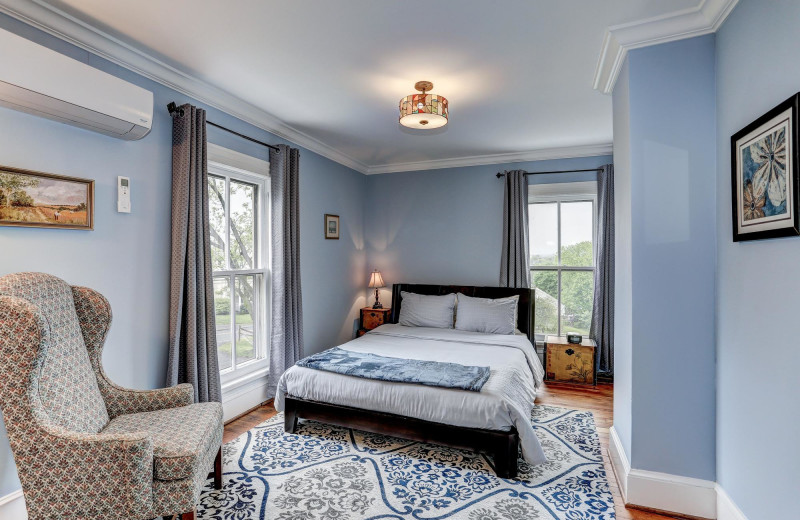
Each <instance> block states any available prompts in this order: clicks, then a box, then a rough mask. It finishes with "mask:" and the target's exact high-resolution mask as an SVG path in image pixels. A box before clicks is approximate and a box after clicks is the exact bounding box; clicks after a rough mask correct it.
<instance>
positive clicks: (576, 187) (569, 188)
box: [528, 181, 597, 336]
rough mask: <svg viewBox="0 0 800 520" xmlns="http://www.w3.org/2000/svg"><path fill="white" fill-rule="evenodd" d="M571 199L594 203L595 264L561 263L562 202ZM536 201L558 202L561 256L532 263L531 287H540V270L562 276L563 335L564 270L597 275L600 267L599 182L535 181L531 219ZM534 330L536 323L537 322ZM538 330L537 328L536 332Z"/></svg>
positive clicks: (559, 331)
mask: <svg viewBox="0 0 800 520" xmlns="http://www.w3.org/2000/svg"><path fill="white" fill-rule="evenodd" d="M570 202H591V203H592V265H591V266H564V265H561V205H562V204H563V203H570ZM533 204H556V233H557V235H556V240H557V245H556V247H557V250H556V251H557V258H558V265H537V266H534V265H531V266H530V272H531V288H533V289H534V290H536V288H535V286H534V285H533V280H534V273H535V272H536V271H555V272H556V279H557V280H558V289H557V293H558V294H557V295H556V300H557V303H556V310H557V312H558V317H557V320H556V321H557V323H558V327H557V329H556V332H557V335H558V336H561V335H562V333H563V330H562V327H561V321H562V315H561V274H562V273H563V272H564V271H568V272H569V271H572V272H575V271H578V272H591V273H592V277H594V272H595V270H596V268H597V265H596V263H597V183H596V182H594V181H587V182H572V183H555V184H541V185H532V186H530V187H529V193H528V210H529V211H528V219H530V206H531V205H533ZM533 327H534V331H535V327H536V324H535V323H534V324H533ZM534 333H535V334H536V332H534ZM538 334H540V335H547V333H538Z"/></svg>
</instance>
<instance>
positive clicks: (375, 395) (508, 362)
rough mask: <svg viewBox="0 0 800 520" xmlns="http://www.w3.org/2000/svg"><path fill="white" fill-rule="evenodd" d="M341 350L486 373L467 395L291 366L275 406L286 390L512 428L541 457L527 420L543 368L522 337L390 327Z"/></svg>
mask: <svg viewBox="0 0 800 520" xmlns="http://www.w3.org/2000/svg"><path fill="white" fill-rule="evenodd" d="M339 348H342V349H345V350H350V351H354V352H371V353H373V354H378V355H381V356H389V357H397V358H404V359H421V360H427V361H444V362H451V363H460V364H462V365H474V366H488V367H490V369H491V372H490V376H489V380H488V381H487V382H486V384H485V385H483V388H482V389H481V391H480V392H469V391H466V390H457V389H450V388H438V387H432V386H424V385H417V384H409V383H394V382H389V381H378V380H373V379H363V378H359V377H353V376H346V375H342V374H336V373H333V372H325V371H322V370H314V369H310V368H303V367H298V366H293V367H291V368H289V369H288V370H287V371H286V372H284V374H283V375H282V376H281V379H280V382H279V383H278V395H277V396H276V397H275V408H276V409H277V410H278V411H283V410H284V402H283V399H284V395H285V394H288V395H290V396H294V397H298V398H301V399H308V400H312V401H320V402H325V403H332V404H338V405H343V406H351V407H355V408H362V409H365V410H373V411H380V412H386V413H393V414H397V415H404V416H406V417H415V418H417V419H422V420H426V421H433V422H438V423H445V424H451V425H455V426H465V427H469V428H483V429H489V430H508V429H509V428H510V427H511V426H515V427H516V428H517V431H518V432H519V437H520V444H521V446H522V454H523V457H524V458H525V460H526V461H527V462H528V463H530V464H540V463H542V462H545V461H546V460H547V459H546V458H545V456H544V452H543V451H542V447H541V446H540V444H539V440H538V439H537V437H536V434H535V433H534V432H533V428H532V426H531V421H530V416H531V410H532V409H533V401H534V399H535V398H536V389H537V388H539V386H540V385H541V383H542V376H543V375H544V369H543V368H542V364H541V363H540V362H539V358H538V356H537V355H536V353H535V351H534V349H533V346H532V345H531V343H530V341H528V338H527V337H526V336H523V335H513V336H506V335H497V334H482V333H477V332H465V331H460V330H454V329H435V328H427V327H404V326H402V325H394V324H388V325H382V326H380V327H378V328H376V329H374V330H372V331H371V332H369V333H367V334H365V335H364V336H362V337H360V338H358V339H354V340H352V341H349V342H347V343H345V344H344V345H341V346H340V347H339Z"/></svg>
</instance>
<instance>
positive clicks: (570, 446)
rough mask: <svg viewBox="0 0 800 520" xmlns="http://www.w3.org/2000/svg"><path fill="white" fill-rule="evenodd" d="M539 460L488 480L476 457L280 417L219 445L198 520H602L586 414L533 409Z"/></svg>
mask: <svg viewBox="0 0 800 520" xmlns="http://www.w3.org/2000/svg"><path fill="white" fill-rule="evenodd" d="M531 420H532V422H533V425H534V428H535V430H536V435H537V436H538V437H539V440H540V441H541V443H542V447H543V448H544V451H545V453H546V454H547V458H548V462H547V463H545V464H541V465H538V466H529V465H528V464H526V463H525V462H523V461H522V460H520V468H519V470H520V471H519V478H517V479H515V480H508V479H501V478H497V477H496V476H495V474H494V472H493V471H492V469H491V467H490V466H489V464H488V463H487V459H486V458H485V456H483V455H479V454H476V453H472V452H469V451H462V450H455V449H450V448H445V447H442V446H436V445H431V444H422V443H417V442H409V441H404V440H401V439H396V438H393V437H385V436H383V435H375V434H370V433H365V432H360V431H357V430H355V431H354V430H350V429H347V428H339V427H336V426H330V425H326V424H321V423H317V422H312V421H305V422H304V421H301V422H300V425H299V427H298V430H297V431H298V434H297V435H289V434H286V433H284V431H283V414H278V415H277V416H276V417H274V418H272V419H270V420H268V421H266V422H265V423H263V424H261V425H260V426H257V427H255V428H253V429H252V430H250V431H249V432H248V433H246V434H244V435H242V436H240V437H239V438H238V439H236V440H234V441H233V442H230V443H228V444H226V445H225V446H224V448H223V465H224V476H225V479H224V487H223V489H222V490H220V491H215V490H213V489H212V488H211V485H210V484H209V486H208V487H207V488H206V489H205V490H204V492H203V495H202V497H201V502H200V506H199V507H198V511H197V512H198V516H199V518H201V519H204V520H208V519H219V520H250V519H259V520H261V519H276V520H312V519H314V520H316V519H320V520H340V519H347V520H349V519H376V520H377V519H416V520H436V519H444V518H447V519H466V520H500V519H503V520H505V519H509V520H523V519H524V520H528V519H555V520H610V519H613V518H614V503H613V498H612V496H611V492H610V491H609V488H608V481H607V480H606V473H605V469H604V468H603V461H602V456H601V452H600V442H599V439H598V437H597V430H596V429H595V424H594V417H593V416H592V414H591V412H582V411H577V410H569V409H566V408H556V407H553V406H536V408H535V409H534V411H533V416H532V417H531Z"/></svg>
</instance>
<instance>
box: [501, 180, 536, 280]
mask: <svg viewBox="0 0 800 520" xmlns="http://www.w3.org/2000/svg"><path fill="white" fill-rule="evenodd" d="M504 182H505V188H504V189H505V191H504V195H503V253H502V259H501V261H500V287H530V286H531V271H530V256H529V254H528V250H529V249H528V248H529V247H530V246H529V244H528V179H527V178H526V177H525V172H524V171H522V170H514V171H510V172H509V171H507V172H505V181H504Z"/></svg>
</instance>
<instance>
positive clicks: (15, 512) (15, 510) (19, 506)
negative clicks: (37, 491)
mask: <svg viewBox="0 0 800 520" xmlns="http://www.w3.org/2000/svg"><path fill="white" fill-rule="evenodd" d="M27 518H28V511H27V510H26V509H25V497H24V496H23V495H22V490H21V489H18V490H16V491H14V492H12V493H9V494H8V495H6V496H4V497H0V520H27Z"/></svg>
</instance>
